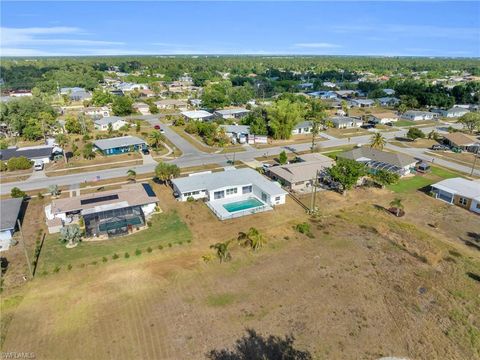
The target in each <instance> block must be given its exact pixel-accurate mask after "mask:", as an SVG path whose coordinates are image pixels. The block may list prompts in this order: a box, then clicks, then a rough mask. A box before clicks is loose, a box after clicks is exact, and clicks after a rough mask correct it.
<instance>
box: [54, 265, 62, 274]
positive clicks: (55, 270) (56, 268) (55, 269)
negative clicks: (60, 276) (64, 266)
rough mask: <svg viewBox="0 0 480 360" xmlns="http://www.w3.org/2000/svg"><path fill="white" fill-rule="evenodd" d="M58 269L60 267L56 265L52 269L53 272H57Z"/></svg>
mask: <svg viewBox="0 0 480 360" xmlns="http://www.w3.org/2000/svg"><path fill="white" fill-rule="evenodd" d="M59 271H60V267H59V266H58V265H57V266H55V268H54V269H53V272H54V273H58V272H59Z"/></svg>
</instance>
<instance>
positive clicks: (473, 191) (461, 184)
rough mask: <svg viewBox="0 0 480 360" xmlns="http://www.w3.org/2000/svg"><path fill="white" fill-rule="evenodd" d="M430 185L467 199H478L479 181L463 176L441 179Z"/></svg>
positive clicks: (479, 192) (479, 197)
mask: <svg viewBox="0 0 480 360" xmlns="http://www.w3.org/2000/svg"><path fill="white" fill-rule="evenodd" d="M432 187H434V188H436V189H439V190H443V191H446V192H448V193H450V194H457V195H460V196H463V197H466V198H469V199H474V200H477V201H480V182H478V181H473V180H467V179H464V178H459V177H458V178H451V179H446V180H442V181H440V182H438V183H436V184H432Z"/></svg>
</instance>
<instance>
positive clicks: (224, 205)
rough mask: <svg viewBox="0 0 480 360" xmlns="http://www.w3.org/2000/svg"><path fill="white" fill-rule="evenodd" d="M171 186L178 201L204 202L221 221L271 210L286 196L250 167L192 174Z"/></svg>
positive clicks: (275, 184) (273, 183)
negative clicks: (200, 200) (199, 200)
mask: <svg viewBox="0 0 480 360" xmlns="http://www.w3.org/2000/svg"><path fill="white" fill-rule="evenodd" d="M172 184H173V190H174V192H175V197H176V198H177V199H178V200H179V201H187V200H188V199H189V198H191V199H195V200H197V199H205V201H206V203H207V206H208V207H209V208H210V209H211V210H212V211H213V212H214V213H215V215H217V216H218V218H219V219H220V220H225V219H232V218H236V217H240V216H244V215H250V214H255V213H257V212H262V211H268V210H273V207H274V206H276V205H281V204H284V203H285V196H286V195H287V192H286V191H285V190H283V189H282V188H281V186H280V184H279V183H277V182H274V181H270V180H268V179H267V178H265V177H264V176H262V175H261V174H259V173H258V172H257V171H255V170H253V169H250V168H244V169H231V170H230V169H226V170H225V171H221V172H214V173H212V172H204V173H197V174H191V175H190V176H188V177H183V178H178V179H174V180H172Z"/></svg>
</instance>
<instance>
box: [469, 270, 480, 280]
mask: <svg viewBox="0 0 480 360" xmlns="http://www.w3.org/2000/svg"><path fill="white" fill-rule="evenodd" d="M467 276H468V277H469V278H470V279H472V280H475V281H478V282H480V275H477V274H474V273H472V272H467Z"/></svg>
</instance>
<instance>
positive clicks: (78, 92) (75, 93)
mask: <svg viewBox="0 0 480 360" xmlns="http://www.w3.org/2000/svg"><path fill="white" fill-rule="evenodd" d="M60 94H61V95H67V96H68V97H69V98H70V99H71V100H73V101H83V100H88V99H91V98H92V94H91V93H90V92H88V91H87V90H85V89H84V88H80V87H66V88H61V89H60Z"/></svg>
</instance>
